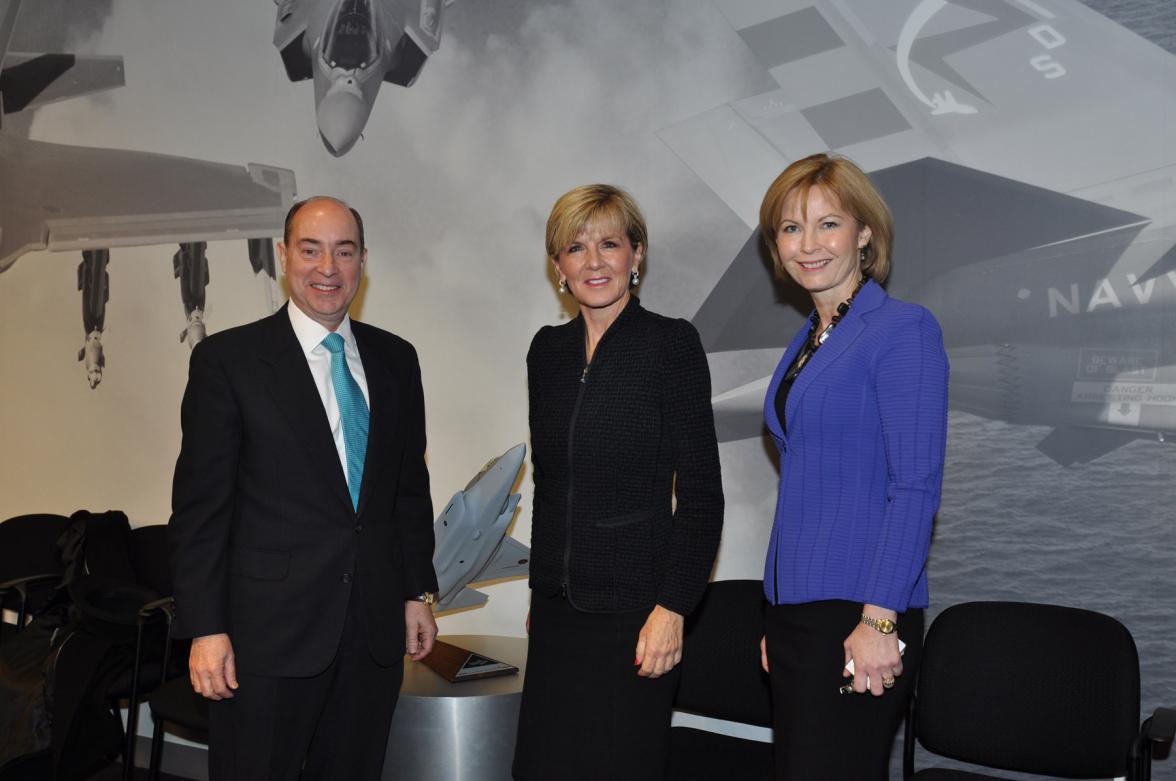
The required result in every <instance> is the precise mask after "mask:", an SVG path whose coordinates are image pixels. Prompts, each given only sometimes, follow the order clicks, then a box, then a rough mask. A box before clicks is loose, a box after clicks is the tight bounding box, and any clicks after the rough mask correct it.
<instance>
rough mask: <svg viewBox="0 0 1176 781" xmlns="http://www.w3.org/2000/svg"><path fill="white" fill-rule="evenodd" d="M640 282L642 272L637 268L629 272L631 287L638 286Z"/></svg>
mask: <svg viewBox="0 0 1176 781" xmlns="http://www.w3.org/2000/svg"><path fill="white" fill-rule="evenodd" d="M639 284H641V274H640V273H639V272H638V271H637V269H633V270H632V271H630V272H629V287H637V285H639Z"/></svg>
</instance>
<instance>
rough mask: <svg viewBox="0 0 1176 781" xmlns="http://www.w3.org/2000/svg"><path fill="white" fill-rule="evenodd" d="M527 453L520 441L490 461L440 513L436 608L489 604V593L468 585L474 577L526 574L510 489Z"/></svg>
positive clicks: (477, 580) (526, 558) (516, 497)
mask: <svg viewBox="0 0 1176 781" xmlns="http://www.w3.org/2000/svg"><path fill="white" fill-rule="evenodd" d="M526 454H527V446H526V445H523V444H518V445H515V446H514V447H512V448H511V449H510V450H508V451H506V452H505V453H503V454H502V455H501V456H499V457H498V458H495V459H494V460H493V461H491V462H490V463H488V464H486V466H485V467H483V468H482V471H480V472H478V474H476V475H474V478H473V479H472V480H470V482H469V485H467V486H466V487H465V489H464V490H462V491H458V492H457V493H456V494H454V495H453V498H452V499H450V500H449V504H447V505H445V509H444V510H442V511H441V514H440V515H439V516H437V520H436V522H435V523H434V524H433V534H434V536H435V537H436V547H435V548H434V553H433V568H434V569H435V570H436V571H437V583H438V592H437V606H436V610H437V611H439V612H440V611H444V610H459V609H461V608H470V607H481V606H482V605H484V604H486V600H487V599H488V597H487V596H486V594H484V593H482V592H481V591H475V590H474V589H472V588H469V585H470V584H471V583H484V582H486V581H490V580H501V579H503V578H519V577H526V576H527V573H528V571H529V568H528V561H529V560H530V558H531V551H530V549H528V548H527V546H526V545H523V544H522V543H521V542H519V541H517V540H515V539H514V538H513V537H511V536H510V535H509V534H507V529H509V528H510V523H511V520H512V519H513V518H514V514H515V508H516V507H518V504H519V494H512V493H511V492H510V489H511V487H512V486H514V484H515V480H517V479H518V476H519V470H520V469H521V468H522V465H523V457H524V456H525V455H526Z"/></svg>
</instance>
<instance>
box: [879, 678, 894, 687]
mask: <svg viewBox="0 0 1176 781" xmlns="http://www.w3.org/2000/svg"><path fill="white" fill-rule="evenodd" d="M892 686H894V678H893V677H891V678H883V679H882V688H883V689H889V688H891V687H892Z"/></svg>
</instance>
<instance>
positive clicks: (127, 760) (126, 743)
mask: <svg viewBox="0 0 1176 781" xmlns="http://www.w3.org/2000/svg"><path fill="white" fill-rule="evenodd" d="M114 708H115V712H114V715H115V716H119V717H120V718H119V721H120V722H121V721H122V718H121V714H120V713H119V712H118V704H117V703H116V704H115V706H114ZM130 718H131V712H130V711H129V710H128V711H127V721H128V722H129V721H130ZM130 726H131V725H130V724H129V723H128V724H127V725H126V726H124V727H123V748H122V763H123V775H122V777H123V781H132V779H133V778H134V777H135V735H134V733H133V732H131V730H130V729H129V727H130Z"/></svg>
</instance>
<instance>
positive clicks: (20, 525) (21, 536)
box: [0, 513, 69, 593]
mask: <svg viewBox="0 0 1176 781" xmlns="http://www.w3.org/2000/svg"><path fill="white" fill-rule="evenodd" d="M68 525H69V518H66V517H65V516H64V515H50V514H45V513H36V514H32V515H18V516H16V517H14V518H9V519H8V520H6V521H3V522H0V583H3V582H5V581H9V580H15V579H16V578H23V577H28V576H30V575H49V574H61V573H64V571H65V565H64V563H63V562H62V561H61V555H60V553H61V552H60V551H59V550H58V548H57V538H58V537H60V536H61V533H62V531H64V530H65V527H66V526H68ZM52 588H53V584H50V585H48V586H45V587H44V588H43V589H41V591H43V592H45V593H48V591H51V590H52Z"/></svg>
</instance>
